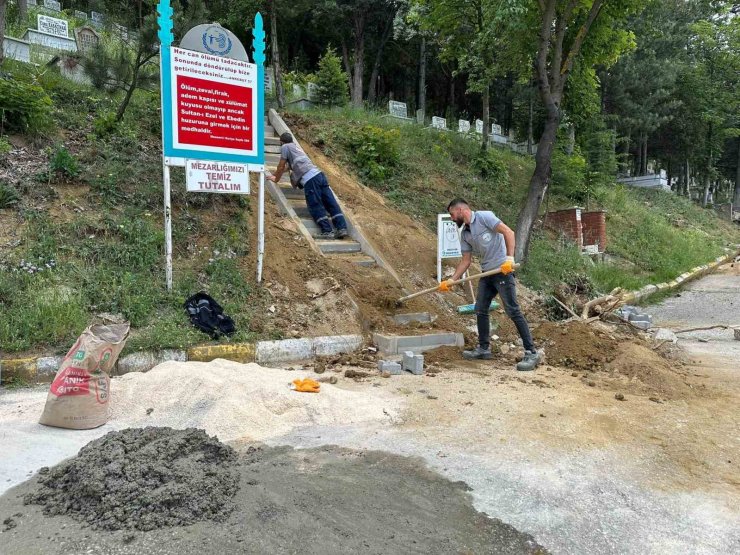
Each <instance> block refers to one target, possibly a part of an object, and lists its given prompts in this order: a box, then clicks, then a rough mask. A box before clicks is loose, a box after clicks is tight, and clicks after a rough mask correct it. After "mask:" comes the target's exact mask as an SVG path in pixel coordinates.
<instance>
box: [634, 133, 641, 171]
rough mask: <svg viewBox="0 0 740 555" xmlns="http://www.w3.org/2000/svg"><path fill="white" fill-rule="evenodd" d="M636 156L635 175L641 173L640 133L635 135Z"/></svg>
mask: <svg viewBox="0 0 740 555" xmlns="http://www.w3.org/2000/svg"><path fill="white" fill-rule="evenodd" d="M636 146H637V158H635V165H634V171H635V175H642V133H640V134H639V135H638V136H637V143H636Z"/></svg>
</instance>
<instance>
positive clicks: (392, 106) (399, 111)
mask: <svg viewBox="0 0 740 555" xmlns="http://www.w3.org/2000/svg"><path fill="white" fill-rule="evenodd" d="M388 112H389V113H390V114H391V115H392V116H393V117H394V118H404V119H407V118H408V117H409V116H408V112H407V110H406V103H405V102H398V101H396V100H389V101H388Z"/></svg>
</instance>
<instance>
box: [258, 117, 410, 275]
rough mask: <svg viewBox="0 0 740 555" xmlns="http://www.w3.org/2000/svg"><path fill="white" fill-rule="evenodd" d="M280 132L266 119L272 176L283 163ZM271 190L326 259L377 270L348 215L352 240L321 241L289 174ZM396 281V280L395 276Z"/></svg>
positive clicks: (267, 163)
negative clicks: (352, 263)
mask: <svg viewBox="0 0 740 555" xmlns="http://www.w3.org/2000/svg"><path fill="white" fill-rule="evenodd" d="M276 118H279V116H277V114H274V115H273V119H276ZM278 127H284V129H286V130H287V126H286V125H285V123H284V122H282V119H278ZM279 132H284V131H282V130H281V129H278V130H277V131H276V129H275V127H273V125H271V123H270V118H269V117H268V116H265V167H266V168H267V169H268V170H269V171H270V172H272V173H274V172H275V170H276V169H277V166H278V163H279V162H280V139H279V134H278V133H279ZM267 187H268V191H269V192H270V194H271V195H272V197H273V200H275V201H276V202H277V204H278V205H279V206H280V207H281V209H282V210H283V212H286V213H287V214H288V215H289V216H291V217H292V218H293V219H294V220H295V222H296V224H297V225H298V228H299V230H300V231H301V233H302V234H303V235H304V236H305V237H307V238H308V239H309V240H310V242H311V246H312V247H313V248H315V249H316V250H318V251H319V252H321V253H322V254H323V255H325V256H330V257H332V258H334V257H341V258H344V259H347V260H351V261H352V262H354V263H355V264H357V265H359V266H363V267H373V266H375V265H376V264H377V262H378V255H377V253H375V252H374V251H373V249H372V248H371V247H369V246H368V245H367V242H366V241H364V238H363V237H362V235H361V232H360V231H359V230H358V229H357V227H356V226H354V225H353V224H352V222H351V221H350V219H349V217H348V216H347V214H346V213H345V219H346V220H347V225H348V230H349V233H350V236H349V237H346V238H345V239H342V240H334V239H330V240H327V239H320V238H319V234H320V233H321V231H320V229H319V227H318V226H317V225H316V223H315V222H314V221H313V218H311V214H310V213H309V212H308V206H307V205H306V198H305V196H304V194H303V190H302V189H293V188H292V187H291V185H290V178H289V175H288V172H287V171H286V172H285V173H284V174H283V176H282V177H281V179H280V181H279V182H278V183H276V184H273V183H271V182H269V181H268V182H267ZM337 200H339V199H337ZM340 205H341V201H340ZM358 239H359V240H358ZM363 243H364V245H363ZM394 277H396V276H395V275H394Z"/></svg>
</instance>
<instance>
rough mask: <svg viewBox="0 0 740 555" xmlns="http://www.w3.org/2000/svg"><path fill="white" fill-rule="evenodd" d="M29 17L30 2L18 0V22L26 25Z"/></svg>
mask: <svg viewBox="0 0 740 555" xmlns="http://www.w3.org/2000/svg"><path fill="white" fill-rule="evenodd" d="M3 1H5V0H3ZM27 17H28V0H18V21H20V22H21V25H24V24H25V22H26V18H27Z"/></svg>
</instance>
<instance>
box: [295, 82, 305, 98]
mask: <svg viewBox="0 0 740 555" xmlns="http://www.w3.org/2000/svg"><path fill="white" fill-rule="evenodd" d="M293 96H295V97H297V98H303V97H304V96H305V95H304V94H303V87H301V86H300V85H298V84H294V85H293Z"/></svg>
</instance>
